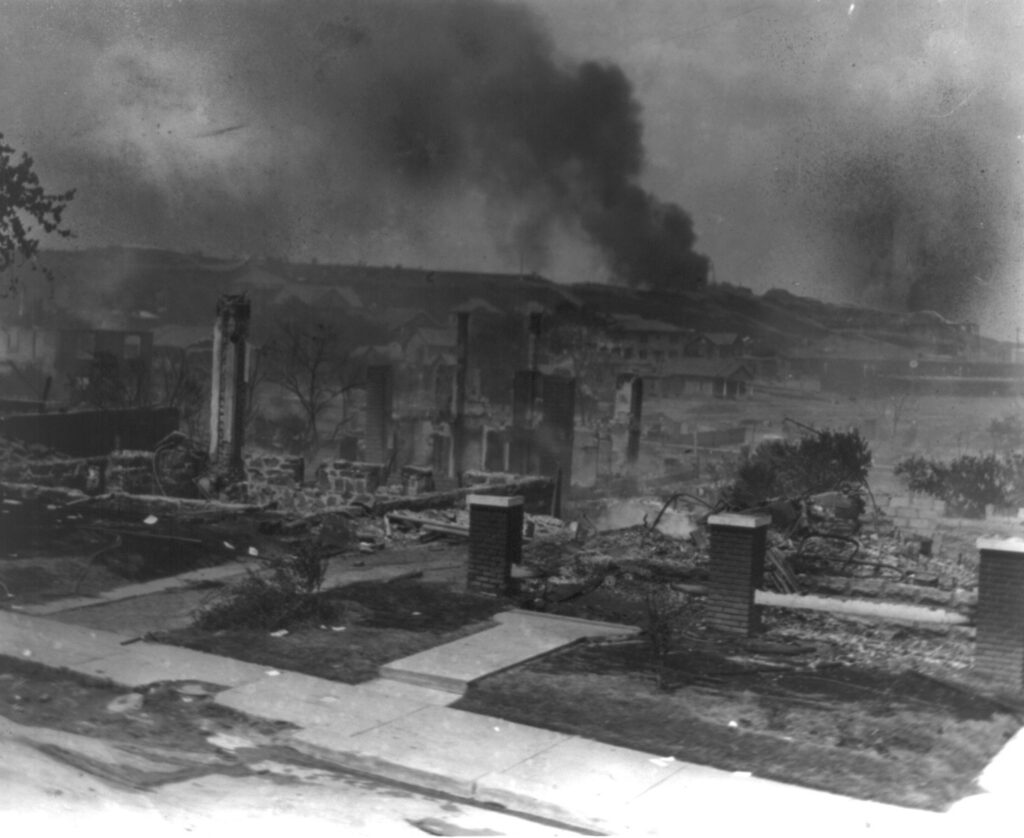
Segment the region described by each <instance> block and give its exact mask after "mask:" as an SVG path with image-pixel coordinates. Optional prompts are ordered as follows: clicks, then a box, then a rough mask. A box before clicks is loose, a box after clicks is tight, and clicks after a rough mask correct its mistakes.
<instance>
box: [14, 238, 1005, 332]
mask: <svg viewBox="0 0 1024 838" xmlns="http://www.w3.org/2000/svg"><path fill="white" fill-rule="evenodd" d="M43 261H44V262H45V264H46V265H47V267H49V268H50V270H51V271H52V272H53V274H54V276H55V280H54V283H53V285H52V288H51V287H50V285H49V284H48V283H46V282H45V281H42V280H36V279H32V280H30V281H28V282H26V283H25V286H26V289H27V293H26V295H25V298H26V299H21V300H20V301H14V300H11V299H8V300H5V301H3V303H0V311H2V312H3V314H4V317H5V319H8V318H10V317H12V316H15V315H16V313H17V312H16V309H15V306H16V305H18V306H20V310H21V312H22V313H23V314H24V315H25V316H27V317H29V318H31V319H33V320H35V321H36V322H37V323H38V324H40V325H51V326H67V325H76V324H86V323H88V324H90V325H93V326H94V327H105V328H151V329H156V328H159V327H161V326H168V325H178V326H206V325H208V324H210V323H211V321H212V319H213V315H214V307H215V304H216V300H217V298H218V296H220V295H221V294H224V293H239V292H245V293H246V294H248V295H249V296H250V297H251V298H252V300H253V305H254V315H255V316H254V328H256V329H257V330H258V329H259V328H260V323H261V321H262V322H273V321H274V319H275V318H276V317H277V316H279V315H280V314H281V313H282V312H283V311H285V310H287V309H288V308H289V307H295V306H298V307H299V308H300V309H302V310H306V311H316V312H317V313H318V314H328V313H329V312H331V311H338V310H345V311H346V313H347V314H348V315H350V316H351V315H359V316H361V317H364V318H366V319H369V320H375V321H380V322H384V321H386V320H387V319H388V317H389V312H390V313H393V312H394V311H395V309H397V308H401V309H408V310H420V311H424V312H426V313H428V314H429V315H431V317H433V318H434V319H435V320H437V321H438V322H439V323H444V322H447V321H448V319H449V317H450V315H451V313H452V312H453V311H454V310H456V309H458V308H459V307H461V306H465V305H467V304H470V306H471V307H475V308H479V307H480V306H484V307H486V308H487V309H488V310H496V311H498V312H504V313H508V314H512V313H519V312H524V311H526V310H527V309H532V308H539V309H542V310H544V311H547V312H551V313H558V312H566V311H580V310H583V311H586V312H588V313H590V314H593V315H597V316H602V315H613V314H614V315H622V314H635V315H639V316H642V317H645V318H649V319H657V320H663V321H667V322H670V323H673V324H675V325H678V326H681V327H685V328H692V329H700V330H703V331H722V332H741V333H744V334H747V335H750V336H751V337H753V338H755V339H757V340H758V342H760V343H762V344H763V345H766V346H768V347H772V348H775V349H786V348H791V347H795V346H799V345H807V344H816V343H818V342H820V341H823V340H826V339H829V338H831V337H840V336H850V335H856V336H858V337H860V338H867V339H870V340H872V341H881V342H883V343H885V344H891V345H894V346H903V347H904V348H906V347H907V346H913V345H914V344H915V341H916V340H917V339H916V338H915V335H916V334H917V333H918V332H919V331H920V329H918V330H917V331H915V330H908V329H907V328H906V326H907V323H908V315H906V314H900V313H897V312H883V311H876V310H870V309H861V308H857V307H852V306H840V305H833V304H830V303H826V302H822V301H820V300H815V299H812V298H809V297H801V296H797V295H795V294H791V293H789V292H786V291H778V290H774V291H769V292H767V293H766V294H763V295H755V294H753V293H752V292H750V291H749V290H747V289H742V288H736V287H731V286H724V285H713V286H710V287H708V288H707V289H705V290H703V291H699V292H686V293H679V294H672V293H667V292H663V291H660V292H648V291H638V290H635V289H630V288H625V287H620V286H613V285H603V284H597V283H580V284H575V285H558V284H555V283H553V282H551V281H549V280H547V279H545V278H543V277H541V276H536V275H527V276H519V275H516V274H487V273H472V272H460V271H445V270H437V269H428V268H407V267H402V266H367V265H325V264H317V263H312V264H308V263H307V264H301V263H286V262H280V261H257V260H252V259H235V260H229V259H218V258H213V257H208V256H203V255H201V254H185V253H178V252H173V251H166V250H157V249H149V248H134V247H110V248H103V249H91V250H66V251H50V252H48V253H46V254H44V256H43ZM910 317H912V318H918V320H920V321H921V322H918V321H917V320H915V321H914V323H916V324H917V325H918V326H924V327H927V326H928V325H929V323H931V322H932V321H931V320H928V317H931V318H932V320H935V319H937V321H936V322H938V321H941V322H939V326H942V327H944V328H947V329H949V328H954V329H956V328H962V327H959V326H958V325H957V324H949V323H948V322H947V321H944V320H942V318H940V317H939V316H938V315H928V316H925V315H923V314H922V315H910ZM922 318H923V319H922ZM987 343H992V342H987Z"/></svg>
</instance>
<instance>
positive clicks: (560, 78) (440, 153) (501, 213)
mask: <svg viewBox="0 0 1024 838" xmlns="http://www.w3.org/2000/svg"><path fill="white" fill-rule="evenodd" d="M7 17H8V19H7V20H5V34H4V35H0V38H2V39H3V40H2V41H0V76H2V77H3V78H4V79H5V81H4V90H3V93H2V97H3V100H2V101H0V106H4V112H5V114H6V115H7V116H8V118H9V119H10V121H11V123H13V124H5V125H4V129H5V130H6V131H7V132H8V134H9V136H11V137H12V139H17V140H18V141H20V142H23V143H24V145H25V146H26V147H27V148H29V149H30V150H31V151H32V153H33V154H34V155H35V157H36V158H37V160H39V161H40V165H41V166H44V167H45V168H47V169H48V170H49V172H50V173H51V174H52V175H53V178H51V179H52V180H56V181H57V182H56V183H55V188H64V185H65V184H67V185H69V186H75V187H77V188H78V194H79V199H78V200H77V201H76V205H75V207H74V215H73V216H72V217H71V223H73V224H75V225H76V226H77V227H78V228H79V229H80V230H81V231H82V232H83V233H84V234H85V237H86V238H93V239H95V238H101V239H106V240H108V241H113V242H115V243H117V242H121V241H125V240H127V241H131V242H139V243H148V244H154V245H164V246H173V247H182V246H183V245H184V246H191V247H194V248H197V249H198V248H202V249H206V250H208V251H213V252H222V253H223V252H234V253H237V252H248V253H252V254H255V255H264V254H268V253H270V254H274V255H282V256H289V257H311V256H319V257H320V258H326V259H338V260H355V259H365V260H366V261H384V260H387V261H389V262H393V261H396V260H397V261H403V262H405V263H410V262H431V263H433V264H438V265H443V266H453V267H477V266H479V267H491V268H493V267H499V266H500V267H501V268H504V269H506V270H516V269H525V270H543V269H544V268H545V266H546V265H547V264H548V262H549V260H550V258H551V257H552V255H553V254H552V252H551V248H552V242H553V241H556V240H559V239H564V238H576V239H582V240H584V241H587V242H589V243H590V245H591V246H592V247H593V248H594V249H595V250H596V251H597V252H598V253H599V254H600V255H601V256H602V257H603V260H604V262H605V264H606V266H607V268H608V273H609V274H610V275H611V276H612V277H613V278H615V279H617V280H620V281H623V282H626V283H629V284H631V285H636V286H651V287H667V286H669V287H688V286H693V285H696V284H700V283H702V282H704V280H705V279H706V276H707V269H708V263H707V259H706V258H705V257H704V256H701V255H700V254H698V253H696V252H695V251H694V249H693V247H694V244H695V235H694V231H693V225H692V223H691V220H690V218H689V217H688V216H687V214H686V213H685V212H684V211H683V210H681V209H680V208H679V207H677V206H675V205H673V204H669V203H665V202H662V201H659V200H658V199H656V198H655V197H653V196H652V195H651V194H650V193H648V192H647V191H645V190H644V189H643V188H642V187H641V185H640V177H641V174H642V172H643V169H644V147H643V143H642V133H643V132H642V125H641V118H640V112H639V106H638V103H637V100H636V98H635V97H634V95H633V91H632V88H631V85H630V83H629V81H628V80H627V78H626V76H625V75H624V74H623V72H622V71H621V70H620V69H619V68H618V67H616V66H614V65H612V64H606V63H595V62H589V61H588V62H569V61H567V60H564V59H560V58H559V56H558V54H557V52H556V50H555V48H554V46H553V44H552V43H551V42H550V40H549V39H548V37H547V36H546V34H545V33H544V31H543V28H542V27H541V26H540V24H539V23H538V22H537V20H536V19H535V17H534V16H533V15H532V14H531V13H530V11H529V10H528V9H526V8H525V7H523V6H521V5H517V4H508V3H502V2H496V0H495V1H493V2H492V0H455V1H454V2H441V0H437V1H436V2H430V1H429V0H372V2H371V0H340V2H339V0H330V2H328V1H327V0H280V2H270V3H244V2H237V3H236V2H230V0H228V1H227V2H215V3H210V2H182V3H174V4H165V3H161V4H146V3H141V4H140V3H137V2H117V0H100V2H98V3H93V4H88V6H87V7H85V6H80V5H78V4H71V3H67V4H47V5H46V6H40V4H36V3H30V2H26V3H23V4H15V5H13V6H12V7H11V9H10V10H9V14H8V15H7ZM12 79H16V81H13V82H11V81H9V80H12ZM12 91H13V92H12ZM18 102H20V103H22V104H20V105H18V104H17V103H18ZM8 104H10V105H11V108H8V107H6V106H7V105H8ZM474 262H476V264H474ZM577 278H578V279H589V278H591V277H586V276H583V277H577Z"/></svg>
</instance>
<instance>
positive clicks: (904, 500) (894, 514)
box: [888, 494, 946, 537]
mask: <svg viewBox="0 0 1024 838" xmlns="http://www.w3.org/2000/svg"><path fill="white" fill-rule="evenodd" d="M888 511H889V516H890V517H891V518H892V520H893V523H894V524H895V525H896V526H897V528H899V529H901V530H904V531H906V532H912V533H914V534H915V535H922V536H925V537H931V536H932V535H934V534H935V529H936V527H937V526H938V523H939V521H940V520H941V519H942V518H944V517H945V515H946V502H945V501H943V500H938V499H936V498H933V497H931V496H929V495H918V494H910V495H902V496H897V497H893V498H891V499H890V500H889V510H888Z"/></svg>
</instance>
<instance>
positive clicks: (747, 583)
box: [708, 514, 771, 635]
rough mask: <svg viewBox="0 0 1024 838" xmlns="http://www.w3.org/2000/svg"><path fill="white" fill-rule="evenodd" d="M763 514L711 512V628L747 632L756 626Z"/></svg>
mask: <svg viewBox="0 0 1024 838" xmlns="http://www.w3.org/2000/svg"><path fill="white" fill-rule="evenodd" d="M770 522H771V519H770V518H769V517H768V516H767V515H732V514H726V515H712V516H711V517H710V518H708V526H709V527H710V530H711V572H710V579H709V585H708V621H709V622H710V623H711V625H713V626H714V627H715V628H717V629H720V630H721V631H727V632H731V633H734V634H743V635H751V634H754V633H756V632H757V631H758V630H759V629H760V610H759V608H758V607H757V606H755V605H754V591H755V590H756V589H757V588H758V587H759V586H760V584H761V580H762V578H763V576H764V555H765V543H766V537H767V533H768V524H769V523H770Z"/></svg>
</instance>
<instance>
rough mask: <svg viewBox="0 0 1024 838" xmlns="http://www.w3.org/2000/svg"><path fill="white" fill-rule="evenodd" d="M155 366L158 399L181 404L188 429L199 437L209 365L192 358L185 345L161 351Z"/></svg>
mask: <svg viewBox="0 0 1024 838" xmlns="http://www.w3.org/2000/svg"><path fill="white" fill-rule="evenodd" d="M153 368H154V378H155V381H154V387H155V390H156V392H155V394H154V395H155V401H156V403H157V404H160V405H163V406H164V407H175V408H177V409H178V412H179V413H180V414H181V422H182V424H183V425H184V427H185V433H187V434H188V435H189V436H191V437H192V438H196V437H198V436H199V432H200V427H201V425H200V423H201V418H202V413H203V405H204V403H205V401H206V397H207V388H206V379H207V378H208V377H209V370H208V368H207V367H205V366H202V365H200V364H197V363H194V362H192V361H191V360H190V358H189V356H188V353H187V352H185V350H183V349H172V350H168V351H160V352H159V353H157V354H156V355H155V356H154V359H153Z"/></svg>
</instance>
